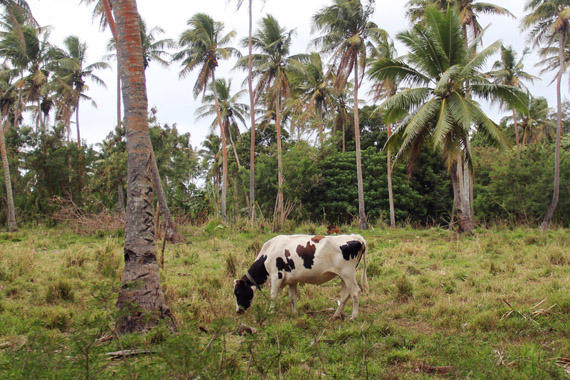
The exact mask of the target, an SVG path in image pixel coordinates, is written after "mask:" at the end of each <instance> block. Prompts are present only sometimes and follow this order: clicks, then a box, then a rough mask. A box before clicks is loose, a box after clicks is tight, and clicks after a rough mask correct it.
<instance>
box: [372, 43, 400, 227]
mask: <svg viewBox="0 0 570 380" xmlns="http://www.w3.org/2000/svg"><path fill="white" fill-rule="evenodd" d="M377 37H380V38H379V39H378V40H376V41H374V46H373V49H372V54H371V57H370V58H371V59H370V62H369V64H370V65H374V62H375V61H376V60H378V59H384V58H394V57H395V56H396V54H397V52H396V48H395V46H394V41H392V39H391V38H390V36H388V34H385V35H381V36H377ZM398 86H399V83H398V82H394V81H392V80H390V79H384V80H381V81H377V82H376V81H375V82H373V83H372V93H373V95H374V100H375V101H377V100H379V99H387V98H389V97H390V96H393V95H395V94H396V92H397V91H398ZM386 128H387V131H388V139H389V138H390V137H391V136H392V125H391V124H389V123H388V125H387V126H386ZM386 156H387V158H386V160H387V165H386V168H387V174H388V203H389V207H390V226H391V227H395V226H396V215H395V209H394V192H393V189H392V152H391V151H390V149H388V150H387V152H386Z"/></svg>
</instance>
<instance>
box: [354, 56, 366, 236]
mask: <svg viewBox="0 0 570 380" xmlns="http://www.w3.org/2000/svg"><path fill="white" fill-rule="evenodd" d="M358 79H359V77H358V60H355V61H354V143H355V144H356V180H357V183H358V219H359V224H360V229H361V230H367V229H368V221H367V220H366V212H365V210H364V182H363V180H362V159H361V153H360V124H359V121H358Z"/></svg>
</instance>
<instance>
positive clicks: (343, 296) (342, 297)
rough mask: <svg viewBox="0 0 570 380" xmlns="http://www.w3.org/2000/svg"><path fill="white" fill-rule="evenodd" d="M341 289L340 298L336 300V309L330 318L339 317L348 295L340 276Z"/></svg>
mask: <svg viewBox="0 0 570 380" xmlns="http://www.w3.org/2000/svg"><path fill="white" fill-rule="evenodd" d="M341 284H342V285H341V286H342V287H341V290H340V300H339V301H338V308H337V309H336V311H335V312H334V314H333V316H332V319H337V318H340V315H341V313H342V309H343V308H344V305H345V304H346V301H347V300H348V297H349V296H350V292H349V290H348V288H347V286H346V283H345V282H344V279H343V278H342V277H341Z"/></svg>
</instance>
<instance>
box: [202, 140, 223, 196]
mask: <svg viewBox="0 0 570 380" xmlns="http://www.w3.org/2000/svg"><path fill="white" fill-rule="evenodd" d="M221 145H222V140H221V138H219V137H218V136H216V135H214V134H210V135H208V136H206V139H205V140H204V141H202V149H200V151H198V153H199V154H200V156H201V157H202V160H203V161H202V167H203V168H204V169H206V170H207V173H206V181H207V182H209V183H211V184H212V186H213V187H214V189H216V190H217V191H219V189H220V187H221V186H220V185H221V183H222V172H221V170H220V169H221V167H222V165H223V163H222V162H221V161H222V159H221V158H222V156H221V153H222V150H221Z"/></svg>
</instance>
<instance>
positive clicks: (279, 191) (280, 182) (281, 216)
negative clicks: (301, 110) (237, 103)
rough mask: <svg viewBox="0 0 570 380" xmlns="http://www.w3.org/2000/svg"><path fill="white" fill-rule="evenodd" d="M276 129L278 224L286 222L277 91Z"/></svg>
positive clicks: (279, 107) (279, 111)
mask: <svg viewBox="0 0 570 380" xmlns="http://www.w3.org/2000/svg"><path fill="white" fill-rule="evenodd" d="M275 103H276V105H275V129H276V130H277V179H278V185H277V186H278V187H277V212H276V215H275V219H276V220H277V221H278V223H280V224H283V223H284V222H285V215H284V214H283V182H284V178H283V154H282V148H281V91H277V101H276V102H275Z"/></svg>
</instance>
